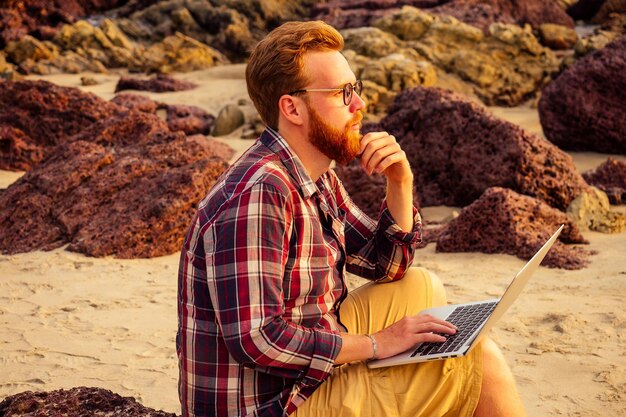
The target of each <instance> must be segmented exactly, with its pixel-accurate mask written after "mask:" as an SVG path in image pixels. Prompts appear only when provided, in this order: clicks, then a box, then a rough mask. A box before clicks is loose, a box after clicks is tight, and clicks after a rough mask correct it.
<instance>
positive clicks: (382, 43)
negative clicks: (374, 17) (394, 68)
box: [341, 27, 399, 58]
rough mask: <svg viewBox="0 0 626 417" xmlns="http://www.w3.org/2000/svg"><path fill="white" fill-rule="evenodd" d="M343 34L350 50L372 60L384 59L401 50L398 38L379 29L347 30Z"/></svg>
mask: <svg viewBox="0 0 626 417" xmlns="http://www.w3.org/2000/svg"><path fill="white" fill-rule="evenodd" d="M341 34H342V36H343V38H344V42H345V44H346V45H347V46H348V47H349V48H350V49H352V50H354V51H356V52H357V53H358V54H361V55H366V56H368V57H371V58H382V57H384V56H387V55H389V54H392V53H394V52H396V51H397V50H398V48H399V46H398V43H399V39H398V38H396V37H395V36H394V35H392V34H391V33H387V32H384V31H382V30H380V29H378V28H373V27H361V28H357V29H346V30H344V31H342V32H341Z"/></svg>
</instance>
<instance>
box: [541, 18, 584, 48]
mask: <svg viewBox="0 0 626 417" xmlns="http://www.w3.org/2000/svg"><path fill="white" fill-rule="evenodd" d="M539 37H540V39H541V43H542V44H543V45H545V46H547V47H548V48H552V49H571V48H573V47H574V45H576V42H578V35H577V34H576V31H575V30H574V29H570V28H568V27H565V26H560V25H555V24H552V23H544V24H542V25H540V26H539Z"/></svg>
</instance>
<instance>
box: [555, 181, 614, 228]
mask: <svg viewBox="0 0 626 417" xmlns="http://www.w3.org/2000/svg"><path fill="white" fill-rule="evenodd" d="M567 215H568V216H569V217H570V218H571V219H572V220H573V221H574V223H576V224H577V225H578V227H580V228H581V229H582V230H595V231H597V232H602V233H621V232H623V231H624V230H626V213H620V212H617V211H611V207H610V205H609V199H608V197H607V196H606V194H605V193H604V192H602V191H600V190H598V189H597V188H595V187H591V189H590V190H588V191H586V192H583V193H582V194H581V195H579V196H578V197H577V198H575V199H574V200H573V201H572V203H571V204H570V206H569V207H568V208H567Z"/></svg>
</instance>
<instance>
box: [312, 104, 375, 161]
mask: <svg viewBox="0 0 626 417" xmlns="http://www.w3.org/2000/svg"><path fill="white" fill-rule="evenodd" d="M307 108H308V110H309V140H310V142H311V143H312V144H313V145H314V146H315V147H316V148H317V149H318V150H319V151H320V152H322V153H323V154H324V155H326V156H327V157H328V158H330V159H332V160H334V161H335V162H337V163H338V164H340V165H346V164H348V163H349V162H350V161H351V160H353V159H354V158H356V157H357V156H358V155H359V151H360V147H361V143H360V142H361V137H362V135H361V133H360V132H359V130H356V129H355V125H357V124H358V125H359V126H360V122H361V119H363V115H362V114H361V111H360V110H358V111H356V112H355V113H354V117H353V118H352V119H351V120H350V121H349V122H348V123H346V124H345V126H343V128H341V129H336V128H334V127H333V126H330V125H329V124H328V123H326V122H325V121H324V120H323V119H322V117H321V116H320V114H319V113H318V112H317V111H316V110H315V109H314V108H312V107H311V106H309V105H308V104H307Z"/></svg>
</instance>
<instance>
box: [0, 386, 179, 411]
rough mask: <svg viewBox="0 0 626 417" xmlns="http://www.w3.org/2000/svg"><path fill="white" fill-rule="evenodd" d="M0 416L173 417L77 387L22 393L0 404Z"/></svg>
mask: <svg viewBox="0 0 626 417" xmlns="http://www.w3.org/2000/svg"><path fill="white" fill-rule="evenodd" d="M0 415H2V416H4V417H15V416H23V415H29V416H37V417H43V416H60V415H63V416H66V417H78V416H87V415H91V416H95V415H112V416H120V417H121V416H124V417H132V416H137V417H176V414H173V413H167V412H165V411H157V410H155V409H153V408H148V407H144V406H143V405H141V404H139V403H138V402H137V400H135V399H134V398H132V397H122V396H120V395H118V394H115V393H113V392H112V391H109V390H106V389H103V388H92V387H76V388H71V389H69V390H63V389H60V390H56V391H49V392H33V391H25V392H21V393H19V394H15V395H10V396H8V397H6V398H5V399H4V400H3V401H2V402H1V403H0Z"/></svg>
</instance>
